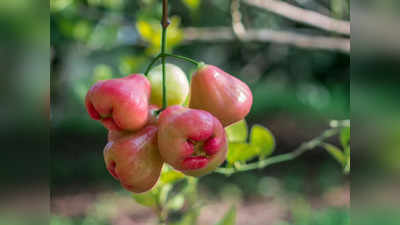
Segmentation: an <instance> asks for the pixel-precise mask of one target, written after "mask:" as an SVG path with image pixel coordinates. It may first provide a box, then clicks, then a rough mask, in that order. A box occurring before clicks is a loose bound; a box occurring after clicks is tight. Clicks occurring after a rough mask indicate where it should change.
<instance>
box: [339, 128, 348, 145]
mask: <svg viewBox="0 0 400 225" xmlns="http://www.w3.org/2000/svg"><path fill="white" fill-rule="evenodd" d="M340 143H341V144H342V146H343V148H346V147H347V146H348V145H349V144H350V127H344V128H342V130H341V131H340Z"/></svg>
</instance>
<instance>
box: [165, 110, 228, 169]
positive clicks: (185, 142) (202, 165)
mask: <svg viewBox="0 0 400 225" xmlns="http://www.w3.org/2000/svg"><path fill="white" fill-rule="evenodd" d="M158 124H159V132H158V144H159V150H160V153H161V156H162V158H163V159H164V160H165V162H167V163H168V164H170V165H171V166H172V167H174V168H175V169H177V170H180V171H182V172H183V173H185V174H187V175H190V176H202V175H204V174H207V173H209V172H211V171H212V170H214V169H215V168H217V167H218V166H219V165H220V164H221V163H223V162H224V160H225V158H226V153H227V140H226V135H225V130H224V128H223V127H222V125H221V123H220V122H219V121H218V120H217V118H215V117H214V116H213V115H211V114H210V113H209V112H206V111H203V110H196V109H189V108H185V107H182V106H170V107H168V108H166V109H165V110H164V111H163V112H161V114H160V117H159V121H158Z"/></svg>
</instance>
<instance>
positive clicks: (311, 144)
mask: <svg viewBox="0 0 400 225" xmlns="http://www.w3.org/2000/svg"><path fill="white" fill-rule="evenodd" d="M338 133H339V129H338V128H332V129H329V130H326V131H324V132H323V133H322V134H321V135H320V136H318V137H316V138H314V139H312V140H310V141H308V142H305V143H303V144H302V145H300V146H299V147H298V148H297V149H295V150H294V151H292V152H290V153H286V154H281V155H277V156H272V157H269V158H267V159H264V160H261V161H258V162H254V163H249V164H244V165H241V164H239V165H238V166H235V168H222V167H220V168H217V169H216V170H215V172H216V173H221V174H225V175H232V174H234V173H235V172H243V171H249V170H255V169H263V168H265V167H267V166H270V165H273V164H277V163H281V162H285V161H289V160H292V159H295V158H297V157H299V156H300V155H302V154H303V153H304V152H306V151H309V150H312V149H314V148H315V147H317V146H319V145H320V144H321V143H323V142H324V141H325V140H326V139H328V138H330V137H332V136H335V135H337V134H338Z"/></svg>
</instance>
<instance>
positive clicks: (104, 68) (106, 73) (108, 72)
mask: <svg viewBox="0 0 400 225" xmlns="http://www.w3.org/2000/svg"><path fill="white" fill-rule="evenodd" d="M112 73H113V71H112V69H111V67H110V66H108V65H105V64H99V65H97V66H96V67H95V68H94V71H93V79H92V84H94V83H96V82H97V81H101V80H108V79H111V78H112V77H113V76H112Z"/></svg>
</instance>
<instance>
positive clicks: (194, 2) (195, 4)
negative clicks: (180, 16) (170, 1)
mask: <svg viewBox="0 0 400 225" xmlns="http://www.w3.org/2000/svg"><path fill="white" fill-rule="evenodd" d="M182 1H183V3H184V4H185V5H186V7H188V8H189V9H191V10H196V9H198V8H199V6H200V4H201V1H200V0H182Z"/></svg>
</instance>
